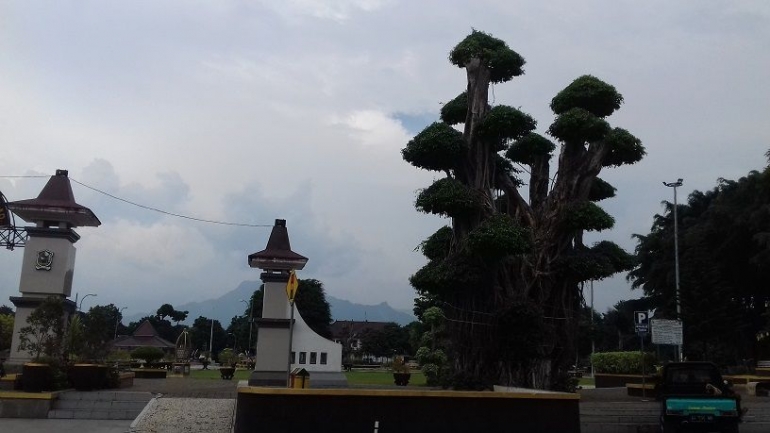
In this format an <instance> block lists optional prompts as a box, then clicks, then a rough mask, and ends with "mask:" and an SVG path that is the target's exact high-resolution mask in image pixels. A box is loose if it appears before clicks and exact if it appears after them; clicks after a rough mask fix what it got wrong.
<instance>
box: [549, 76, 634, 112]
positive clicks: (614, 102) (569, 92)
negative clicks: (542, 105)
mask: <svg viewBox="0 0 770 433" xmlns="http://www.w3.org/2000/svg"><path fill="white" fill-rule="evenodd" d="M622 103H623V96H622V95H621V94H620V93H618V91H617V90H615V87H613V86H611V85H609V84H607V83H605V82H604V81H602V80H600V79H598V78H596V77H594V76H592V75H583V76H582V77H579V78H577V79H576V80H575V81H573V82H572V83H571V84H570V85H569V86H567V87H565V88H564V90H562V91H561V92H559V93H558V94H557V95H556V96H555V97H554V98H553V99H552V100H551V110H553V112H554V113H556V114H562V113H565V112H567V111H569V110H571V109H573V108H582V109H584V110H588V111H590V112H591V113H593V114H594V115H595V116H598V117H607V116H609V115H610V114H612V113H613V112H614V111H615V110H617V109H618V108H620V104H622Z"/></svg>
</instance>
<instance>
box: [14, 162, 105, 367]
mask: <svg viewBox="0 0 770 433" xmlns="http://www.w3.org/2000/svg"><path fill="white" fill-rule="evenodd" d="M8 209H9V210H10V211H11V212H13V213H14V214H15V215H16V216H18V217H20V218H21V219H23V220H24V221H26V222H28V223H31V224H34V226H28V227H25V229H24V230H25V231H26V232H27V235H28V239H27V241H26V245H25V250H24V258H23V261H22V268H21V277H20V279H19V292H21V296H12V297H11V298H10V300H11V302H13V304H14V305H15V306H16V315H15V319H14V325H13V339H12V343H11V352H10V356H9V359H8V363H9V364H20V363H23V362H25V361H28V360H29V359H30V358H31V357H30V355H29V353H27V352H26V351H20V350H19V331H20V330H21V328H23V327H25V326H27V318H28V317H29V315H30V314H31V313H32V311H34V310H35V308H37V307H38V306H39V305H40V304H41V303H42V302H43V301H44V300H45V299H46V298H48V297H51V296H54V297H59V298H62V300H63V302H64V309H65V312H66V313H65V317H63V318H62V319H63V320H66V319H68V318H69V315H70V314H72V313H74V312H75V309H76V305H75V303H74V302H72V301H71V300H69V299H67V298H68V297H69V296H70V295H71V294H72V280H73V277H74V273H75V253H76V249H75V242H77V241H78V239H80V236H79V235H78V234H77V233H76V232H75V230H73V229H74V228H75V227H78V226H92V227H96V226H99V225H100V224H101V222H100V221H99V219H98V218H97V217H96V215H94V213H93V212H92V211H91V210H90V209H88V208H87V207H84V206H81V205H79V204H77V203H76V202H75V197H74V195H73V193H72V185H71V184H70V180H69V177H68V173H67V171H66V170H56V175H54V176H51V178H50V179H49V180H48V183H46V185H45V187H43V190H42V191H41V192H40V194H39V195H38V196H37V198H34V199H29V200H20V201H15V202H10V203H8Z"/></svg>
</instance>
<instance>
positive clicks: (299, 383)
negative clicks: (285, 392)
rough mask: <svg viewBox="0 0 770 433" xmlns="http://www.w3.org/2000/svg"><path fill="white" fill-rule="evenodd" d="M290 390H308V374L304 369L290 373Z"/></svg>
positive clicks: (297, 369) (296, 369)
mask: <svg viewBox="0 0 770 433" xmlns="http://www.w3.org/2000/svg"><path fill="white" fill-rule="evenodd" d="M290 378H291V388H300V389H301V388H310V373H308V372H307V370H305V369H304V368H295V369H294V370H292V371H291V376H290Z"/></svg>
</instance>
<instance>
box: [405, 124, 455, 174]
mask: <svg viewBox="0 0 770 433" xmlns="http://www.w3.org/2000/svg"><path fill="white" fill-rule="evenodd" d="M463 151H464V143H463V140H462V134H460V133H459V132H458V131H457V130H455V129H454V128H452V127H451V126H449V125H448V124H446V123H442V122H434V123H433V124H431V125H430V126H428V127H427V128H425V129H423V130H422V132H420V133H419V134H417V135H416V136H415V137H414V139H412V141H410V142H409V143H407V145H406V147H405V148H404V149H402V150H401V154H402V155H403V157H404V159H405V160H406V161H407V162H409V163H411V164H412V165H414V166H415V167H419V168H424V169H426V170H436V171H443V170H451V169H453V168H455V164H457V160H458V158H459V157H460V155H461V154H462V153H463Z"/></svg>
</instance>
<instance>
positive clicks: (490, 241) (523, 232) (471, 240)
mask: <svg viewBox="0 0 770 433" xmlns="http://www.w3.org/2000/svg"><path fill="white" fill-rule="evenodd" d="M531 246H532V244H531V242H530V234H529V231H528V230H527V229H524V228H522V227H521V226H519V225H518V224H517V223H516V221H515V220H514V219H513V218H511V217H510V216H509V215H507V214H497V215H494V216H492V217H490V218H489V219H487V220H486V221H484V222H483V223H481V225H479V226H478V227H476V228H475V229H473V230H472V231H471V232H470V233H469V234H468V249H469V251H470V252H471V253H472V254H476V255H478V256H480V257H483V258H484V259H486V260H499V259H501V258H504V257H506V256H510V255H515V254H521V253H524V252H526V251H528V250H529V248H531Z"/></svg>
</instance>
